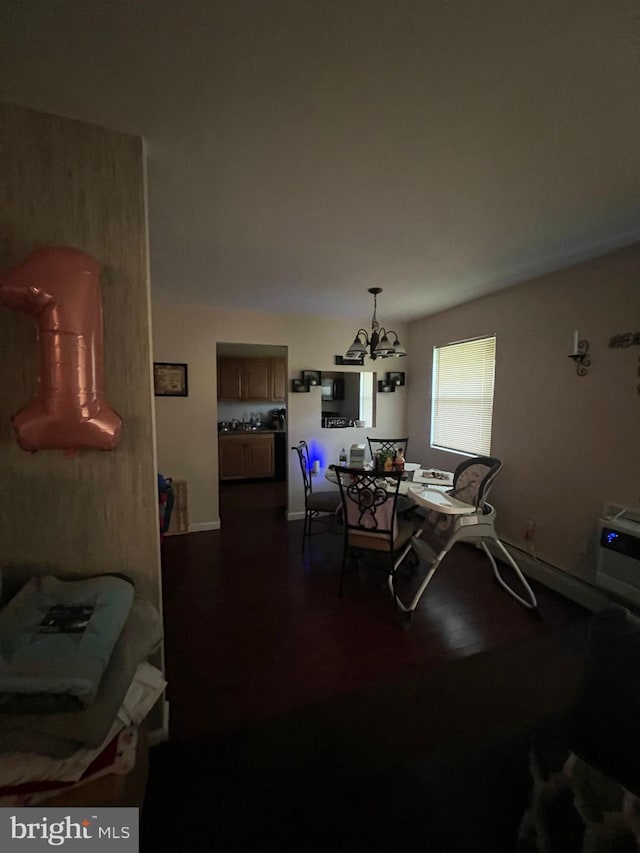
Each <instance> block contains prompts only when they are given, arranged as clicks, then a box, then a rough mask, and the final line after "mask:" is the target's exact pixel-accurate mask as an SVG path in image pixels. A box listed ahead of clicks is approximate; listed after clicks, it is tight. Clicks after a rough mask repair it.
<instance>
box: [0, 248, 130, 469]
mask: <svg viewBox="0 0 640 853" xmlns="http://www.w3.org/2000/svg"><path fill="white" fill-rule="evenodd" d="M100 270H101V267H100V264H99V263H98V261H96V260H95V258H92V257H91V256H90V255H86V254H85V253H84V252H81V251H80V250H78V249H74V248H71V247H69V246H53V247H49V248H45V249H38V250H37V251H35V252H33V253H32V254H31V255H29V257H28V258H26V260H24V261H23V262H22V263H20V264H18V265H17V266H15V267H12V268H11V269H9V270H7V271H5V272H3V273H0V301H1V302H3V303H4V304H5V305H8V306H9V307H10V308H15V309H16V310H18V311H24V312H25V313H27V314H31V316H32V317H33V318H34V320H35V322H36V327H37V337H38V345H39V375H38V387H37V391H36V394H35V396H34V397H33V399H32V400H31V401H30V402H29V403H27V405H26V406H24V407H23V408H22V409H20V410H19V411H17V412H16V413H15V415H13V417H12V418H11V423H12V424H13V428H14V430H15V432H16V436H17V441H18V444H19V445H20V447H21V448H22V449H23V450H28V451H31V452H35V451H36V450H64V451H65V453H67V454H69V455H71V454H73V453H75V452H76V451H78V450H114V449H115V448H116V447H117V446H118V442H119V440H120V433H121V430H122V420H121V418H120V416H119V415H118V414H117V413H116V412H115V411H114V410H113V409H112V408H111V406H109V404H108V403H107V401H106V400H105V397H104V389H103V380H104V364H103V362H104V351H103V328H102V295H101V291H100Z"/></svg>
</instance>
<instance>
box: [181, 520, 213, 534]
mask: <svg viewBox="0 0 640 853" xmlns="http://www.w3.org/2000/svg"><path fill="white" fill-rule="evenodd" d="M201 530H220V519H218V520H217V521H199V522H197V523H196V524H190V525H189V533H200V531H201Z"/></svg>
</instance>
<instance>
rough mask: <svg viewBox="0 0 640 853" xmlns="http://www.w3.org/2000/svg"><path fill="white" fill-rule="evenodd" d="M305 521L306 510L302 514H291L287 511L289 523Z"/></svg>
mask: <svg viewBox="0 0 640 853" xmlns="http://www.w3.org/2000/svg"><path fill="white" fill-rule="evenodd" d="M303 519H304V510H302V512H289V511H288V510H287V521H302V520H303Z"/></svg>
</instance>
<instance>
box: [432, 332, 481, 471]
mask: <svg viewBox="0 0 640 853" xmlns="http://www.w3.org/2000/svg"><path fill="white" fill-rule="evenodd" d="M495 363H496V339H495V336H493V337H490V338H476V339H475V340H471V341H461V342H460V343H455V344H447V345H446V346H443V347H434V348H433V381H432V392H431V393H432V397H431V446H432V447H437V448H439V449H441V450H454V451H456V452H457V453H466V454H468V455H470V456H488V455H489V454H490V453H491V420H492V416H493V380H494V374H495Z"/></svg>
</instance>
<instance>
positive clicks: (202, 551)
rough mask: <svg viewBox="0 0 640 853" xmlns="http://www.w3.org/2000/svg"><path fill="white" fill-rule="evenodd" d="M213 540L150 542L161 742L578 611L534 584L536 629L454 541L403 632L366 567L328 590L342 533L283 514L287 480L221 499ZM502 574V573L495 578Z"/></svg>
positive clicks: (470, 649) (313, 698) (417, 671)
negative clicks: (157, 558) (158, 565)
mask: <svg viewBox="0 0 640 853" xmlns="http://www.w3.org/2000/svg"><path fill="white" fill-rule="evenodd" d="M220 501H221V508H220V516H221V522H222V526H221V529H220V530H219V531H209V532H202V533H192V534H186V535H181V536H172V537H167V538H165V540H164V542H163V544H162V572H163V598H164V621H165V638H166V639H165V650H166V675H167V681H168V689H167V696H168V699H169V702H170V740H171V741H173V742H179V741H184V740H187V739H189V738H193V737H196V736H201V735H217V734H221V733H225V732H230V731H232V730H234V729H235V730H237V729H239V728H241V727H243V726H246V725H248V724H252V723H255V722H257V721H259V720H263V719H266V718H269V717H276V716H278V715H280V714H285V713H287V712H290V711H293V710H296V709H303V708H305V707H307V706H310V705H312V704H313V703H318V702H321V701H323V700H326V699H328V698H333V697H340V696H344V695H346V694H349V693H350V692H352V691H357V690H361V689H365V688H373V687H378V686H379V687H392V686H393V685H394V684H395V683H398V682H401V681H406V680H407V679H410V678H413V677H416V678H419V677H422V676H424V675H425V673H427V672H428V671H429V670H431V669H432V668H434V667H436V666H439V665H440V664H443V663H447V662H449V661H453V660H455V659H460V658H464V657H466V656H469V655H474V654H476V653H478V652H484V651H488V650H491V649H498V648H501V647H505V646H508V645H509V644H514V643H517V642H520V641H523V640H527V639H529V638H535V637H539V636H542V635H544V634H546V633H548V632H552V631H556V630H558V629H561V628H562V627H563V626H565V625H568V624H570V623H571V622H572V621H575V620H582V621H584V620H586V618H587V614H586V612H585V611H584V610H583V609H582V608H581V607H579V606H578V605H575V604H573V603H571V602H569V601H567V600H566V599H564V598H562V597H561V596H559V595H557V594H555V593H554V592H552V591H550V590H548V589H546V588H545V587H542V586H540V585H538V584H532V585H533V586H534V588H535V591H536V593H537V596H538V601H539V605H540V612H541V615H542V619H540V620H537V619H535V618H534V617H533V616H532V615H531V614H530V613H529V612H528V611H526V610H525V609H524V608H523V607H522V606H520V605H519V604H518V603H517V602H515V601H514V600H513V599H512V598H511V597H510V596H509V595H507V594H506V593H505V592H504V591H503V590H502V589H501V588H500V587H499V586H498V585H497V584H496V583H495V582H494V580H493V577H492V572H491V567H490V565H489V563H488V561H487V559H486V556H485V555H484V554H483V552H481V551H479V550H478V549H476V548H474V547H473V546H469V545H462V544H460V545H457V546H456V547H455V549H454V551H453V552H452V553H451V554H450V555H449V556H448V557H447V559H446V561H445V562H444V563H443V564H442V566H441V567H440V569H439V570H438V572H437V573H436V576H435V577H434V579H433V581H432V583H431V585H430V587H429V589H428V591H427V592H426V593H425V594H424V595H423V597H422V599H421V601H420V604H419V606H418V610H417V611H416V613H415V615H414V618H413V622H412V625H411V628H410V630H408V631H404V630H403V628H402V627H401V623H400V620H399V616H398V613H397V612H396V611H395V609H394V607H393V603H392V600H391V597H390V595H389V593H388V591H387V589H386V585H385V584H384V575H383V573H381V572H380V571H378V570H377V569H376V567H375V566H369V567H367V568H366V569H365V568H362V569H360V570H359V571H357V572H354V573H352V574H350V575H349V576H348V577H347V578H346V581H345V591H344V595H343V597H342V598H339V597H338V594H337V593H338V581H339V571H340V563H341V557H342V536H341V533H340V532H339V531H338V532H329V533H323V534H320V535H316V536H313V537H311V539H310V540H309V541H308V543H307V547H306V549H305V553H304V555H303V552H302V547H301V539H302V521H296V522H288V521H287V520H286V517H285V507H286V483H271V482H268V483H265V482H261V483H232V484H224V485H223V486H222V488H221V490H220ZM506 571H507V570H505V573H506Z"/></svg>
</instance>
